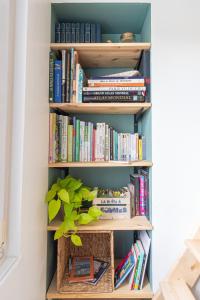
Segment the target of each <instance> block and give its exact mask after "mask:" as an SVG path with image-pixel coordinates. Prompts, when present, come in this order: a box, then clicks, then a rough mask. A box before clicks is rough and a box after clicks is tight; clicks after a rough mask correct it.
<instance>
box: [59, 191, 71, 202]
mask: <svg viewBox="0 0 200 300" xmlns="http://www.w3.org/2000/svg"><path fill="white" fill-rule="evenodd" d="M58 197H59V198H60V199H61V200H62V201H63V202H65V203H69V194H68V192H67V191H66V190H65V189H62V190H60V191H59V192H58Z"/></svg>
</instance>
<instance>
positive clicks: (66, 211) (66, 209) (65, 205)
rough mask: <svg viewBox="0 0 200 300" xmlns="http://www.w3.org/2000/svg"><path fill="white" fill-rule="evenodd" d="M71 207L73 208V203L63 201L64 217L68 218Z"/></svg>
mask: <svg viewBox="0 0 200 300" xmlns="http://www.w3.org/2000/svg"><path fill="white" fill-rule="evenodd" d="M73 208H74V204H72V203H70V204H68V203H65V204H64V212H65V216H66V217H68V218H69V217H70V216H71V214H72V210H73Z"/></svg>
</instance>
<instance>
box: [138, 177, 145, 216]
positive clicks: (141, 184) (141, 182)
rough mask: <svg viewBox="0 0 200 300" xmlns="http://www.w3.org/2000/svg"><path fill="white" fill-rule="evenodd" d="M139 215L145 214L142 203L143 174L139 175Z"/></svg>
mask: <svg viewBox="0 0 200 300" xmlns="http://www.w3.org/2000/svg"><path fill="white" fill-rule="evenodd" d="M139 180H140V216H145V213H146V212H145V204H144V201H145V200H144V176H142V175H140V177H139Z"/></svg>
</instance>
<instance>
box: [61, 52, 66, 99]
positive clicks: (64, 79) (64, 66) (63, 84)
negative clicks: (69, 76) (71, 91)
mask: <svg viewBox="0 0 200 300" xmlns="http://www.w3.org/2000/svg"><path fill="white" fill-rule="evenodd" d="M61 53H62V102H66V50H62V51H61Z"/></svg>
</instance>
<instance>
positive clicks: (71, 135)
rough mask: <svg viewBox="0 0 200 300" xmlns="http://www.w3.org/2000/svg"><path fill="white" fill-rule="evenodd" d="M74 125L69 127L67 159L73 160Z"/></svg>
mask: <svg viewBox="0 0 200 300" xmlns="http://www.w3.org/2000/svg"><path fill="white" fill-rule="evenodd" d="M72 140H73V125H68V127H67V161H68V162H72V153H73V150H72V149H73V148H72V147H73V145H72V143H73V142H72Z"/></svg>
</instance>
